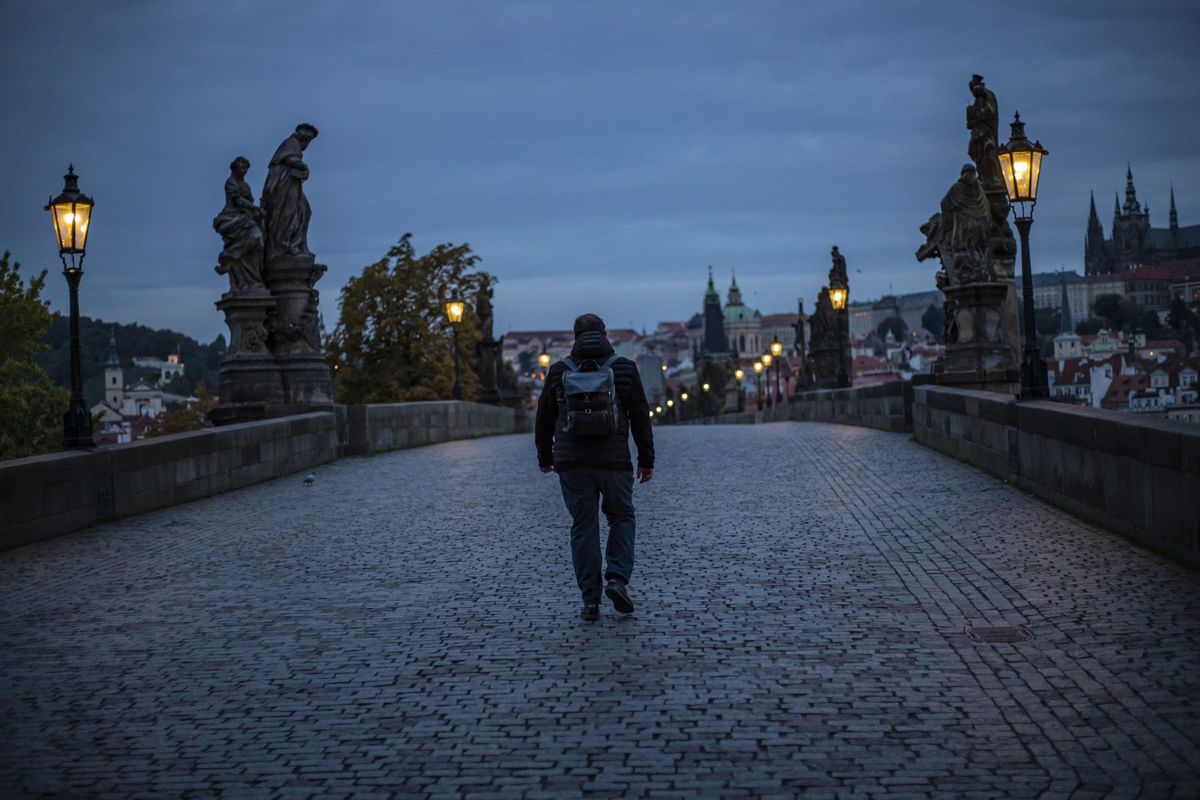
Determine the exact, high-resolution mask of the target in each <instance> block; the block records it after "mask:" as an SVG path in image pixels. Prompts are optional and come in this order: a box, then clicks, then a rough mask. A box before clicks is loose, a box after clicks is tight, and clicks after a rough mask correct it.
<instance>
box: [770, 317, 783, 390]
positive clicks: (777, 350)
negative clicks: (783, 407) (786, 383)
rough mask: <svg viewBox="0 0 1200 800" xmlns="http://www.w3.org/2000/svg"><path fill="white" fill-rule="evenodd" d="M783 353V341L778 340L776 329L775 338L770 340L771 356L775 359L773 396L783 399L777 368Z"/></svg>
mask: <svg viewBox="0 0 1200 800" xmlns="http://www.w3.org/2000/svg"><path fill="white" fill-rule="evenodd" d="M781 355H783V342H781V341H779V332H778V331H776V333H775V339H774V340H773V341H772V342H771V356H772V357H773V358H774V360H775V396H776V397H778V398H779V399H780V400H782V399H783V389H782V388H781V387H780V385H779V368H780V363H779V362H780V361H781V360H782V359H781V358H780V356H781Z"/></svg>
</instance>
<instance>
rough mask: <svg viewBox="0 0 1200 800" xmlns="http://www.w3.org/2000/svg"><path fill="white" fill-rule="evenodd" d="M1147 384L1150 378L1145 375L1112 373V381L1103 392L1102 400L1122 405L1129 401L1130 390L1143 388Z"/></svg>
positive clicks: (1135, 390)
mask: <svg viewBox="0 0 1200 800" xmlns="http://www.w3.org/2000/svg"><path fill="white" fill-rule="evenodd" d="M1149 385H1150V379H1149V378H1148V377H1147V376H1145V375H1113V382H1112V383H1111V384H1110V385H1109V387H1108V391H1107V392H1105V394H1104V400H1103V402H1105V403H1120V404H1121V405H1124V404H1126V403H1128V402H1129V395H1130V394H1131V393H1132V392H1137V391H1140V390H1142V389H1145V388H1147V387H1148V386H1149Z"/></svg>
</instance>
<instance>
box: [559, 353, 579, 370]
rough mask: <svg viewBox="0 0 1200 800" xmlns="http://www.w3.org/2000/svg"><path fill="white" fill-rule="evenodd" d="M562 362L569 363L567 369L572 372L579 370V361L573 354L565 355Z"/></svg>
mask: <svg viewBox="0 0 1200 800" xmlns="http://www.w3.org/2000/svg"><path fill="white" fill-rule="evenodd" d="M562 362H563V363H564V364H566V365H567V369H569V370H571V372H579V362H578V361H576V360H575V359H574V358H572V357H571V356H563V359H562Z"/></svg>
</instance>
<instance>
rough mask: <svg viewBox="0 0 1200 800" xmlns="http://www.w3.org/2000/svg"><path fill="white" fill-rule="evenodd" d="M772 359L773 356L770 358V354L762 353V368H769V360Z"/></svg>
mask: <svg viewBox="0 0 1200 800" xmlns="http://www.w3.org/2000/svg"><path fill="white" fill-rule="evenodd" d="M773 358H774V356H772V355H771V354H770V353H763V354H762V363H763V366H764V367H769V366H771V360H772V359H773Z"/></svg>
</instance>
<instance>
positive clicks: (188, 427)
mask: <svg viewBox="0 0 1200 800" xmlns="http://www.w3.org/2000/svg"><path fill="white" fill-rule="evenodd" d="M192 391H193V393H194V394H195V395H196V402H194V403H185V404H184V406H183V407H182V408H177V409H175V410H174V411H168V412H167V413H165V414H163V415H162V416H160V417H159V418H158V419H156V420H155V421H154V425H153V427H151V428H150V430H148V431H147V432H146V435H147V436H151V437H153V436H167V435H169V434H172V433H184V432H186V431H198V430H200V429H201V428H211V427H212V422H210V421H209V419H208V412H210V411H212V410H213V409H214V408H216V407H217V399H216V398H215V397H213V396H212V395H211V394H209V393H208V384H206V383H204V382H203V381H201V382H199V383H197V384H196V386H195V388H194V389H193V390H192Z"/></svg>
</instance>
